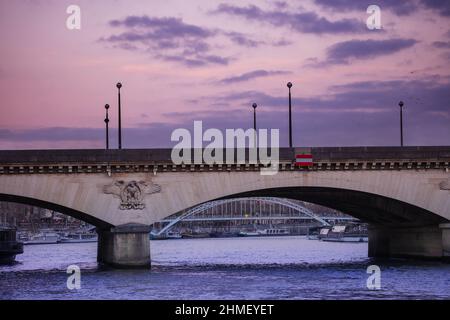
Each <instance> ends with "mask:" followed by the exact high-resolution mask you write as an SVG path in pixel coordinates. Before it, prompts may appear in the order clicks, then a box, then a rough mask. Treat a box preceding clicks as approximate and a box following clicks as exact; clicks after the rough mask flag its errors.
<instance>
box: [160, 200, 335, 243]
mask: <svg viewBox="0 0 450 320" xmlns="http://www.w3.org/2000/svg"><path fill="white" fill-rule="evenodd" d="M240 201H261V202H265V203H272V204H279V205H281V206H283V207H286V208H291V209H293V210H294V211H295V212H296V213H297V214H298V215H303V216H306V217H308V218H310V219H312V220H315V221H317V222H319V223H320V225H322V226H330V224H329V223H328V222H327V221H326V220H325V219H323V218H322V217H320V216H319V215H317V214H315V213H314V212H312V211H311V210H309V209H307V208H306V207H304V206H302V205H300V204H299V203H297V202H294V201H292V200H289V199H282V198H274V197H264V198H262V197H260V198H256V197H253V198H232V199H223V200H216V201H210V202H206V203H204V204H201V205H199V206H195V207H194V208H191V209H189V210H187V211H185V212H184V213H183V214H181V215H179V216H177V217H175V218H174V219H172V220H171V221H170V222H169V223H168V224H167V225H165V226H164V227H163V228H161V229H160V230H158V231H156V232H153V234H154V235H156V236H159V235H161V234H164V233H165V232H167V231H169V230H170V229H171V228H173V227H174V226H175V225H176V224H177V223H179V222H181V221H184V220H186V219H188V218H189V217H191V216H194V215H196V214H200V213H202V212H204V211H206V210H208V209H211V208H215V207H216V206H220V205H224V204H228V203H235V202H240ZM264 218H265V217H264V216H259V217H253V219H264Z"/></svg>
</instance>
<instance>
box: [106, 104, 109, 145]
mask: <svg viewBox="0 0 450 320" xmlns="http://www.w3.org/2000/svg"><path fill="white" fill-rule="evenodd" d="M108 109H109V104H105V110H106V117H105V125H106V150H108V149H109V116H108Z"/></svg>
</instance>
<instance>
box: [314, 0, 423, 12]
mask: <svg viewBox="0 0 450 320" xmlns="http://www.w3.org/2000/svg"><path fill="white" fill-rule="evenodd" d="M315 3H316V4H318V5H320V6H322V7H325V8H332V9H335V10H338V11H341V12H342V11H346V10H356V11H360V12H365V11H366V9H367V7H368V6H369V5H370V4H376V5H378V6H380V8H381V9H382V10H383V9H387V10H390V11H392V12H394V13H395V14H397V15H408V14H411V13H412V12H414V11H415V10H417V4H416V3H415V2H414V1H398V0H377V1H374V2H373V3H372V2H363V1H354V0H315Z"/></svg>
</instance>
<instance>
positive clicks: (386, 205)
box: [221, 186, 448, 227]
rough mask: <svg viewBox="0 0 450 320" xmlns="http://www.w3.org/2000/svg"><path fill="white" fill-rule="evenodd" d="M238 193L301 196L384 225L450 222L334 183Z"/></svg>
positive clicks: (291, 197)
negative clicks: (329, 185) (330, 185)
mask: <svg viewBox="0 0 450 320" xmlns="http://www.w3.org/2000/svg"><path fill="white" fill-rule="evenodd" d="M236 197H277V198H286V199H293V200H301V201H305V202H310V203H314V204H317V205H321V206H324V207H328V208H332V209H335V210H339V211H342V212H344V213H346V214H348V215H350V216H352V217H355V218H357V219H359V220H361V221H362V222H366V223H371V224H376V225H381V226H386V227H389V226H396V227H398V226H402V227H415V226H426V225H436V224H439V223H445V222H448V220H447V219H445V218H444V217H442V216H441V215H438V214H436V213H434V212H431V211H429V210H426V209H424V208H421V207H419V206H416V205H413V204H411V203H408V202H404V201H401V200H398V199H395V198H392V197H387V196H383V195H380V194H374V193H369V192H364V191H359V190H351V189H344V188H333V187H307V186H297V187H279V188H267V189H256V190H252V191H247V192H242V193H238V194H232V195H229V196H226V197H223V198H221V199H231V198H236Z"/></svg>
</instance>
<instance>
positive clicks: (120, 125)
mask: <svg viewBox="0 0 450 320" xmlns="http://www.w3.org/2000/svg"><path fill="white" fill-rule="evenodd" d="M116 87H117V89H118V90H119V92H118V98H119V149H122V113H121V104H120V88H122V84H121V83H120V82H119V83H117V85H116Z"/></svg>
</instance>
